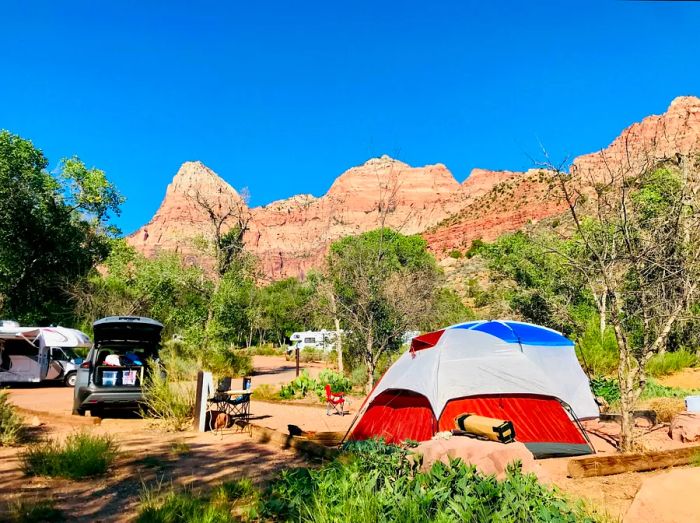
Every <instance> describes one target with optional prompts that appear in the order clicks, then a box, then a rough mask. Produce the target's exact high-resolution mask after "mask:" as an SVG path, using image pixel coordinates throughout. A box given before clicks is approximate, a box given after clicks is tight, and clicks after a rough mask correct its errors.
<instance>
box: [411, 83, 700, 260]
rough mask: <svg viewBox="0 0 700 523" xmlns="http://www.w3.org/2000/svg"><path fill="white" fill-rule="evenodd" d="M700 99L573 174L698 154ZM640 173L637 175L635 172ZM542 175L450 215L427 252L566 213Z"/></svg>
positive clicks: (578, 164) (686, 101) (578, 162)
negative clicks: (691, 152) (678, 155)
mask: <svg viewBox="0 0 700 523" xmlns="http://www.w3.org/2000/svg"><path fill="white" fill-rule="evenodd" d="M699 145H700V99H699V98H696V97H694V96H683V97H679V98H676V99H675V100H674V101H673V102H672V103H671V105H670V107H669V108H668V110H667V111H666V112H665V113H664V114H662V115H652V116H648V117H646V118H644V119H643V120H642V121H641V122H638V123H635V124H632V125H631V126H630V127H628V128H627V129H625V130H624V131H622V133H621V134H620V136H619V137H617V138H616V139H615V140H614V141H613V142H612V143H611V144H610V145H609V146H608V147H606V148H605V149H602V150H600V151H597V152H594V153H591V154H587V155H584V156H579V157H578V158H576V159H575V160H574V161H573V162H572V167H571V173H572V174H573V175H574V176H580V177H581V178H582V179H583V180H584V181H583V183H590V182H592V181H593V182H595V181H597V180H600V179H601V178H603V177H605V176H609V175H610V174H611V173H612V174H614V175H615V176H619V175H623V176H624V175H626V174H629V173H634V172H635V169H638V168H639V166H641V165H644V164H645V165H652V164H653V163H655V162H657V161H659V160H662V159H666V158H670V157H673V156H674V155H675V154H678V153H680V154H687V153H688V152H690V151H700V147H699ZM637 172H638V171H637ZM546 178H547V177H546V176H545V175H544V174H543V173H541V172H540V170H538V169H532V170H530V171H528V172H527V173H524V174H522V175H521V176H514V177H511V178H510V179H506V180H504V181H503V182H502V183H500V184H498V185H496V186H495V187H493V188H492V189H491V190H490V191H489V192H488V193H486V194H484V195H483V196H482V197H481V198H478V199H476V200H475V201H471V202H467V204H466V205H465V206H464V207H463V208H462V209H461V210H460V211H459V212H458V213H457V214H455V215H454V216H451V217H449V218H448V219H446V220H443V222H441V223H440V224H439V225H438V226H436V227H433V228H432V229H430V230H429V231H428V232H426V233H425V234H424V237H425V238H426V239H427V241H428V244H429V246H430V249H431V250H432V251H433V252H434V253H435V254H436V256H438V257H444V256H445V255H446V254H447V253H448V252H450V251H451V250H453V249H457V250H460V251H463V250H464V249H466V248H468V247H469V245H470V244H471V242H472V241H473V240H474V239H476V238H481V239H484V240H487V241H491V240H495V239H496V238H498V236H500V235H501V234H504V233H507V232H514V231H517V230H519V229H521V228H522V227H523V226H524V225H526V224H528V223H530V222H537V221H539V220H542V219H543V218H548V217H551V216H555V215H558V214H560V213H562V212H564V211H565V210H566V208H565V206H564V202H562V201H561V200H560V199H558V198H557V192H556V190H555V191H550V190H549V186H548V182H547V180H546Z"/></svg>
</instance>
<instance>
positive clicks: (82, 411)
mask: <svg viewBox="0 0 700 523" xmlns="http://www.w3.org/2000/svg"><path fill="white" fill-rule="evenodd" d="M73 416H85V409H80V408H78V409H73Z"/></svg>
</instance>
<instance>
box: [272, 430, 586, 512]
mask: <svg viewBox="0 0 700 523" xmlns="http://www.w3.org/2000/svg"><path fill="white" fill-rule="evenodd" d="M345 448H346V451H347V452H346V453H345V454H343V455H342V456H341V457H339V458H336V459H335V460H333V461H332V462H330V463H328V464H326V465H324V466H322V467H320V468H315V469H312V468H298V469H291V470H286V471H283V472H282V473H281V475H280V477H279V479H278V480H277V481H275V482H273V483H272V484H271V486H270V487H269V490H268V492H267V493H266V495H265V496H264V500H265V501H264V503H263V508H262V513H263V516H265V517H267V518H269V519H271V520H273V521H317V522H321V521H324V522H326V521H334V522H346V521H347V522H351V521H398V522H413V521H479V522H496V521H498V522H506V521H508V522H516V521H517V522H520V521H550V522H593V521H595V518H594V516H591V515H589V514H587V513H586V512H585V511H584V509H583V508H582V507H581V506H575V505H571V504H569V503H568V502H567V501H566V500H565V499H564V498H563V497H562V496H561V495H560V494H559V493H558V492H556V491H554V490H552V489H550V488H548V487H546V486H543V485H541V484H540V483H538V482H537V479H536V478H535V476H533V475H524V474H523V473H522V472H521V469H520V465H519V464H518V463H514V464H511V465H509V467H508V469H507V474H506V478H505V479H504V480H503V481H498V480H496V479H495V478H494V477H493V476H484V475H482V474H480V473H479V472H478V471H477V470H476V468H475V467H473V466H470V465H466V464H465V463H463V462H462V461H460V460H455V461H451V462H450V463H449V464H444V463H441V462H437V463H435V464H434V465H433V466H432V468H431V469H430V470H429V471H427V472H419V470H418V466H419V461H420V460H408V459H407V454H408V451H407V450H405V449H402V448H400V447H396V446H390V445H384V444H383V443H381V442H380V441H366V442H353V443H351V444H350V445H347V446H346V447H345Z"/></svg>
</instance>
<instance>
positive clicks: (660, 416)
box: [644, 398, 685, 423]
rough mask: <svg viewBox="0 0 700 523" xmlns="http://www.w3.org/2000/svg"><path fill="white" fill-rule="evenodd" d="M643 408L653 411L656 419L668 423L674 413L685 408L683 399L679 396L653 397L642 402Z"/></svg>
mask: <svg viewBox="0 0 700 523" xmlns="http://www.w3.org/2000/svg"><path fill="white" fill-rule="evenodd" d="M644 408H647V409H650V410H653V411H655V412H656V419H657V421H660V422H663V423H669V422H670V421H671V420H672V419H673V417H674V416H675V415H676V414H678V413H679V412H683V411H684V410H685V401H684V400H682V399H680V398H653V399H650V400H648V401H646V402H644Z"/></svg>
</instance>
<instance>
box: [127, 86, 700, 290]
mask: <svg viewBox="0 0 700 523" xmlns="http://www.w3.org/2000/svg"><path fill="white" fill-rule="evenodd" d="M699 138H700V99H699V98H695V97H692V96H685V97H679V98H676V99H675V100H674V101H673V102H672V103H671V105H670V107H669V108H668V110H667V112H666V113H664V114H662V115H653V116H649V117H647V118H644V119H643V120H642V121H641V122H638V123H635V124H633V125H631V126H630V127H628V128H627V129H625V130H624V131H623V132H622V133H621V135H620V136H619V137H618V138H617V139H615V140H614V141H613V142H612V143H611V144H610V145H609V146H608V147H607V148H605V149H603V150H601V151H598V152H595V153H592V154H587V155H584V156H579V157H578V158H576V159H575V160H574V162H573V167H572V173H573V174H574V175H581V176H586V178H590V179H591V180H594V181H595V180H596V179H599V178H600V177H601V176H602V175H603V173H605V172H607V171H608V169H612V170H618V168H619V169H622V168H625V167H626V166H627V163H626V162H627V159H628V158H627V155H628V154H629V159H630V163H632V164H633V167H634V165H635V164H640V162H643V161H646V160H648V157H649V156H654V157H657V158H672V157H674V155H675V154H677V153H687V152H688V151H690V150H692V149H694V148H696V147H697V146H698V141H699V140H698V139H699ZM297 170H299V169H297ZM194 193H200V194H202V195H204V196H206V197H207V198H208V199H209V200H210V201H211V202H212V203H213V204H214V206H215V207H216V208H217V209H219V210H222V209H223V210H226V209H229V208H232V207H237V208H239V209H241V210H242V211H243V212H245V213H249V214H250V222H249V230H248V231H247V233H246V235H245V238H244V240H245V243H246V248H247V249H248V250H249V251H250V252H252V253H253V254H254V255H256V256H257V257H258V259H259V260H260V267H261V269H262V271H263V273H264V276H265V277H266V279H273V280H274V279H280V278H284V277H287V276H303V275H305V274H306V273H307V272H308V271H309V269H312V268H315V267H318V266H319V265H320V264H321V263H323V259H324V256H325V254H326V250H327V248H328V246H329V245H330V243H331V242H333V241H334V240H336V239H338V238H341V237H343V236H347V235H350V234H358V233H362V232H365V231H368V230H371V229H375V228H377V227H378V226H379V225H380V223H381V222H380V217H381V215H382V214H383V211H384V210H386V209H387V205H388V207H389V209H390V211H391V212H389V213H388V214H387V215H386V216H387V221H386V225H388V226H390V227H394V228H400V230H401V232H402V233H405V234H415V233H422V234H423V237H424V238H425V239H426V240H427V242H428V247H429V249H430V250H431V251H432V252H433V253H434V254H435V255H436V256H437V257H438V258H439V259H444V258H447V257H448V255H449V253H450V252H451V251H452V250H455V249H457V250H459V251H461V252H464V251H466V250H467V249H468V248H469V246H470V245H471V243H472V241H473V240H475V239H477V238H480V239H483V240H485V241H493V240H495V239H496V238H498V237H499V236H501V235H502V234H504V233H508V232H514V231H517V230H520V229H523V228H526V227H529V226H531V224H534V223H537V222H539V221H541V220H543V219H547V218H551V219H552V220H556V218H555V217H557V216H559V215H561V214H562V213H564V212H566V206H565V204H564V202H563V201H560V200H557V199H556V198H553V197H552V191H551V188H550V187H549V180H548V176H547V173H546V172H543V171H542V170H541V169H530V170H528V171H526V172H512V171H489V170H486V169H473V170H472V171H471V174H470V176H469V177H468V178H467V179H466V180H465V181H464V182H463V183H462V184H460V183H458V182H457V180H456V179H455V178H454V177H453V176H452V173H451V172H450V171H449V170H448V169H447V167H445V166H444V165H443V164H440V163H438V164H434V165H426V166H423V167H412V166H410V165H408V164H406V163H403V162H400V161H398V160H395V159H393V158H390V157H388V156H386V155H384V156H382V157H380V158H372V159H370V160H368V161H367V162H365V163H364V164H362V165H359V166H357V167H352V168H351V169H348V170H347V171H345V172H344V173H343V174H341V175H340V176H339V177H338V178H337V179H336V180H335V182H334V183H333V184H332V185H331V187H330V188H329V190H328V192H327V193H326V194H325V195H323V196H321V197H320V198H315V197H314V196H311V195H298V196H293V197H291V198H289V199H286V200H280V201H277V202H273V203H270V204H269V205H266V206H263V207H255V208H252V209H248V207H247V206H246V205H245V202H244V201H243V199H242V198H241V196H240V195H239V194H238V193H237V192H236V191H235V190H234V189H233V187H231V186H230V185H229V184H228V183H226V182H225V181H224V180H222V179H221V178H220V177H219V176H218V175H217V174H216V173H214V172H213V171H212V170H211V169H209V168H208V167H206V166H205V165H204V164H202V163H201V162H185V163H184V164H183V165H182V167H181V168H180V170H179V171H178V172H177V174H176V175H175V177H174V178H173V181H172V183H171V184H170V185H169V186H168V188H167V191H166V195H165V198H164V199H163V202H162V203H161V206H160V208H159V209H158V211H157V212H156V214H155V215H154V216H153V218H152V219H151V221H150V222H149V223H148V224H147V225H145V226H144V227H142V228H141V229H139V230H138V231H136V232H134V233H133V234H132V235H130V236H129V237H128V238H127V240H128V242H129V243H130V244H131V245H132V246H134V247H135V248H136V249H137V250H139V251H140V252H142V253H143V254H145V255H146V256H149V257H150V256H155V255H156V254H157V253H158V252H159V251H161V250H170V251H177V252H179V253H181V254H183V255H184V256H185V258H186V259H189V260H190V261H198V262H200V263H201V264H202V265H204V266H205V267H209V268H211V267H213V260H212V259H209V258H206V257H205V255H203V254H202V252H201V250H200V249H198V248H197V247H196V246H195V244H194V242H193V239H195V238H197V237H200V236H202V235H205V236H207V235H209V234H211V229H210V224H209V221H208V219H207V217H206V214H205V213H204V211H203V210H202V209H201V208H199V207H198V206H197V205H196V204H195V203H194V202H193V200H192V197H191V196H192V194H194ZM230 225H231V224H230V223H229V224H228V226H230ZM449 264H456V263H455V262H448V265H449Z"/></svg>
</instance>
